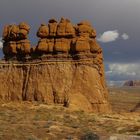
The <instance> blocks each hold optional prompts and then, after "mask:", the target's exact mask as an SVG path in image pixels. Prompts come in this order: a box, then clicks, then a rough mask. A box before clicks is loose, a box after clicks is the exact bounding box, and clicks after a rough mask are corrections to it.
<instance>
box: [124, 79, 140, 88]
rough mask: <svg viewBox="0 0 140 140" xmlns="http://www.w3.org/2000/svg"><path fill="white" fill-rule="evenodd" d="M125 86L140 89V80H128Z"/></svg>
mask: <svg viewBox="0 0 140 140" xmlns="http://www.w3.org/2000/svg"><path fill="white" fill-rule="evenodd" d="M123 86H128V87H138V86H139V87H140V80H128V81H125V82H124V84H123Z"/></svg>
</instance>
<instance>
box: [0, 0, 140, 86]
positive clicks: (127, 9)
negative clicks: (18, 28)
mask: <svg viewBox="0 0 140 140" xmlns="http://www.w3.org/2000/svg"><path fill="white" fill-rule="evenodd" d="M52 17H54V18H56V19H57V20H59V19H60V18H61V17H66V18H70V19H71V22H72V23H74V24H76V23H78V22H80V21H81V20H89V21H90V22H91V23H92V25H93V27H94V28H95V29H96V31H97V40H98V42H99V44H100V45H101V47H102V49H103V55H104V63H105V71H106V79H107V81H108V83H109V84H111V85H113V84H120V83H122V82H123V81H125V80H135V79H137V80H138V79H140V72H139V69H140V39H139V38H140V36H139V34H140V27H139V26H140V0H0V34H2V30H3V26H4V25H5V24H12V23H16V24H18V23H19V22H21V21H26V22H27V23H29V24H30V25H31V31H30V35H29V39H30V40H31V41H32V44H33V45H35V44H36V43H37V37H36V36H35V35H36V31H37V29H38V27H39V26H40V24H41V23H42V22H43V23H44V22H46V23H47V22H48V20H49V19H50V18H52ZM1 47H2V44H1V43H0V48H1ZM0 56H2V51H1V50H0Z"/></svg>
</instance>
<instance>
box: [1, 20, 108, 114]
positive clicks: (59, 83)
mask: <svg viewBox="0 0 140 140" xmlns="http://www.w3.org/2000/svg"><path fill="white" fill-rule="evenodd" d="M29 30H30V27H29V25H28V24H27V23H24V22H22V23H20V24H19V25H7V26H5V27H4V30H3V40H4V47H3V53H4V59H3V60H2V61H1V62H0V83H1V84H0V89H1V90H0V99H1V100H4V101H40V102H44V103H47V104H62V105H64V106H67V107H69V108H71V109H74V110H84V111H89V112H109V111H110V105H109V102H108V91H107V87H106V83H105V77H104V65H103V56H102V49H101V47H100V46H99V44H98V43H97V42H96V31H95V29H94V28H93V27H92V26H91V24H90V23H89V22H87V21H82V22H80V23H78V24H77V25H73V24H72V23H71V21H70V20H69V19H65V18H61V20H60V22H57V21H56V20H55V19H50V20H49V23H48V24H46V23H43V24H41V25H40V27H39V29H38V31H37V37H38V38H39V41H38V44H37V45H36V46H35V47H32V48H30V41H29V40H28V33H29Z"/></svg>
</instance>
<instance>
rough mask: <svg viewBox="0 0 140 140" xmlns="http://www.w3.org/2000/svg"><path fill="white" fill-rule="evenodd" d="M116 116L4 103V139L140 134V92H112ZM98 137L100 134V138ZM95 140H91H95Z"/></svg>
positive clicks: (0, 111) (0, 115)
mask: <svg viewBox="0 0 140 140" xmlns="http://www.w3.org/2000/svg"><path fill="white" fill-rule="evenodd" d="M110 91H111V93H110V102H111V104H112V107H113V111H114V112H113V113H112V114H92V113H90V114H89V113H85V112H83V111H72V110H69V109H67V108H64V107H62V106H58V105H57V106H48V105H45V104H41V103H36V102H34V103H29V102H22V103H19V102H18V103H16V102H14V103H13V102H9V103H4V102H1V103H0V140H79V139H81V140H84V139H87V140H90V139H91V138H92V139H93V138H94V139H95V140H96V139H98V136H97V135H99V136H100V139H101V140H107V139H108V137H109V136H110V135H112V134H127V135H140V112H139V109H137V112H130V110H132V109H133V108H134V107H135V106H136V104H137V102H139V101H140V93H139V92H140V90H139V89H133V90H132V89H131V90H130V89H121V88H120V89H118V88H114V89H110ZM96 134H97V135H96ZM92 139H91V140H92Z"/></svg>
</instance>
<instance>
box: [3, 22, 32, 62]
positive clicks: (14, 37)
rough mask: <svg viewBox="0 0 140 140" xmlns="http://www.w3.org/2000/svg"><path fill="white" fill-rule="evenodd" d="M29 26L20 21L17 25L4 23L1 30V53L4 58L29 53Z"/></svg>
mask: <svg viewBox="0 0 140 140" xmlns="http://www.w3.org/2000/svg"><path fill="white" fill-rule="evenodd" d="M29 30H30V26H29V25H28V24H27V23H25V22H21V23H20V24H19V25H6V26H5V27H4V30H3V36H2V37H3V40H4V46H3V53H4V55H5V58H6V59H7V58H11V57H15V56H17V55H19V54H22V56H25V55H28V54H29V53H30V41H29V40H27V35H28V33H29Z"/></svg>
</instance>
